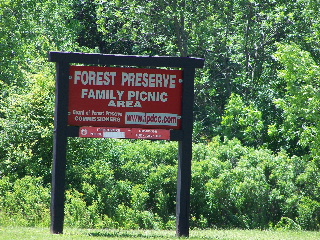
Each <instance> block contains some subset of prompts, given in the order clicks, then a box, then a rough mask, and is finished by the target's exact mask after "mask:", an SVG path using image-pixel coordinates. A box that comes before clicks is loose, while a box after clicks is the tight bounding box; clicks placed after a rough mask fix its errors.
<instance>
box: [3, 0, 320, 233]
mask: <svg viewBox="0 0 320 240" xmlns="http://www.w3.org/2000/svg"><path fill="white" fill-rule="evenodd" d="M318 9H319V3H318V1H314V0H304V1H293V0H290V1H283V0H281V1H273V0H250V1H221V0H217V1H214V2H213V1H209V0H199V1H184V0H170V1H163V0H156V1H141V0H126V1H125V0H112V1H101V0H99V1H98V0H95V1H82V0H72V1H62V0H41V1H40V0H25V1H21V0H4V1H1V2H0V29H1V31H0V92H1V95H0V134H1V139H0V200H1V201H0V207H1V208H0V215H1V218H0V219H1V220H0V224H1V225H6V224H8V223H9V222H12V221H14V222H15V224H18V225H25V226H35V225H42V226H47V225H48V224H49V223H48V222H49V220H48V218H49V217H48V215H49V210H48V209H49V196H48V195H49V189H48V188H47V187H46V186H47V184H48V183H49V182H50V178H51V164H52V140H53V139H52V135H53V134H52V132H53V115H54V114H53V112H54V111H53V110H54V105H53V104H54V90H55V86H54V72H55V71H54V66H53V64H49V63H48V61H47V52H48V51H80V52H81V51H83V52H102V53H114V54H116V53H120V54H145V55H174V56H184V57H186V56H197V57H205V58H206V66H205V68H204V69H203V70H201V71H197V72H196V78H195V108H194V112H195V124H194V139H195V142H197V143H195V144H194V151H193V169H192V172H193V181H192V189H191V193H192V196H191V215H192V219H191V220H192V222H191V223H192V226H193V227H197V228H207V227H214V226H216V227H238V228H261V229H265V228H268V227H269V226H270V227H271V228H275V229H295V230H297V229H300V228H301V229H310V230H319V224H320V223H319V217H318V216H319V202H320V198H319V196H320V185H319V184H318V183H319V179H320V171H319V168H320V159H319V156H320V152H319V149H320V147H319V138H320V137H319V136H320V135H319V132H320V127H319V122H318V112H319V111H318V110H319V109H318V105H319V103H320V99H319V63H320V60H319V59H320V55H319V54H320V52H319V51H318V49H319V33H320V22H319V21H320V20H319V19H320V17H319V11H318ZM276 43H277V44H276ZM279 70H280V71H279ZM68 147H69V149H68V156H67V158H68V162H67V199H66V209H65V210H66V224H67V225H68V226H72V227H90V228H124V229H128V228H137V229H138V228H141V229H142V228H153V229H158V228H159V229H171V228H174V219H175V193H176V179H177V176H176V175H177V154H178V153H177V144H176V143H172V142H170V143H168V142H152V141H133V140H132V141H126V140H124V141H119V140H112V139H103V140H102V139H69V142H68Z"/></svg>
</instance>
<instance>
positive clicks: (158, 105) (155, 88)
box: [68, 66, 183, 129]
mask: <svg viewBox="0 0 320 240" xmlns="http://www.w3.org/2000/svg"><path fill="white" fill-rule="evenodd" d="M182 76H183V71H181V70H166V69H143V68H115V67H92V66H70V76H69V113H68V124H69V125H71V126H95V127H98V126H101V127H103V126H110V127H124V128H126V127H129V128H139V127H140V128H141V127H142V128H157V129H181V121H182V119H181V115H182V84H183V80H182Z"/></svg>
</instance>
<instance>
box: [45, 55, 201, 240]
mask: <svg viewBox="0 0 320 240" xmlns="http://www.w3.org/2000/svg"><path fill="white" fill-rule="evenodd" d="M49 61H50V62H55V63H56V74H57V75H56V99H55V118H54V144H53V168H52V190H51V232H52V233H53V234H61V233H63V222H64V199H65V178H66V161H67V160H66V153H67V142H68V141H67V139H68V137H84V136H83V135H86V134H88V133H89V134H91V137H111V138H112V137H115V138H140V139H167V140H171V141H178V148H179V150H178V153H179V156H178V180H177V181H178V182H177V195H176V200H177V202H176V234H177V236H178V237H181V236H184V237H188V236H189V217H190V186H191V158H192V129H193V101H194V75H195V68H202V67H203V65H204V59H201V58H189V57H163V56H132V55H109V54H87V53H72V52H50V53H49ZM75 63H77V64H82V65H85V64H87V65H90V66H92V65H98V66H126V67H128V66H136V67H143V66H146V67H148V69H149V67H154V68H178V69H181V76H180V77H181V78H182V79H174V77H175V76H177V75H174V74H171V75H170V72H163V71H166V70H164V69H162V70H159V69H155V72H156V73H157V72H158V71H159V76H160V75H162V76H163V78H165V79H166V87H168V89H169V88H170V86H171V87H172V88H175V87H176V85H178V83H182V87H181V88H179V89H181V90H180V93H179V94H181V95H182V96H180V98H181V100H180V101H181V102H180V104H181V105H182V106H181V107H180V108H178V110H177V111H180V113H179V114H181V116H178V114H172V113H168V114H167V115H165V116H164V115H163V114H164V113H155V114H153V113H152V114H151V115H150V113H148V112H145V113H141V112H135V113H136V114H138V117H139V115H141V114H142V115H143V114H144V115H143V116H140V119H146V118H149V120H150V121H151V122H153V125H152V124H151V125H150V126H148V125H146V123H145V122H144V125H141V126H140V125H139V123H140V122H130V121H131V120H132V116H131V115H130V116H129V117H130V119H129V117H126V119H129V120H128V122H125V123H123V124H122V125H120V127H119V126H113V125H112V124H111V125H112V126H104V123H101V122H100V123H99V124H98V125H89V124H92V122H85V121H82V120H83V119H84V116H85V114H87V113H85V111H84V110H82V109H80V110H79V111H78V110H76V109H73V110H72V109H70V108H72V107H71V104H72V103H71V102H72V101H73V100H72V98H71V97H70V96H69V95H70V93H71V92H70V89H71V88H73V89H74V86H70V85H72V84H70V83H72V82H73V83H74V84H75V83H79V84H80V83H82V84H84V85H86V84H88V83H89V79H90V80H91V82H90V84H91V85H107V84H110V83H112V80H115V79H112V77H114V76H115V75H117V74H119V72H121V69H118V70H117V69H116V70H115V72H117V71H118V72H117V73H114V72H113V73H112V72H111V70H112V69H113V68H108V67H104V68H103V70H104V72H101V71H100V72H98V71H99V70H97V71H96V72H95V73H94V74H93V75H92V76H91V78H90V76H89V71H90V70H92V69H94V67H93V68H92V67H90V66H70V64H75ZM77 67H79V68H78V70H79V71H77V72H76V70H77V69H75V70H74V71H73V72H72V69H73V68H77ZM86 68H88V69H86ZM97 68H99V67H97ZM81 69H82V70H83V69H84V70H88V71H82V72H81V71H80V70H81ZM110 69H111V70H110ZM130 69H131V70H132V69H135V70H133V72H134V73H129V75H130V74H131V78H129V77H128V76H129V75H128V74H127V75H126V76H127V78H126V77H124V76H122V85H125V83H126V84H127V88H126V89H124V90H116V89H114V90H113V92H111V91H112V90H103V91H106V92H103V93H102V91H101V90H97V91H100V92H98V94H99V98H100V99H101V98H104V99H106V98H109V100H110V99H111V100H112V99H117V98H118V100H123V99H122V96H124V95H127V97H126V101H118V102H119V104H120V106H118V107H124V106H125V107H136V105H134V104H138V103H137V102H136V103H134V101H130V99H136V100H137V99H138V98H139V99H140V100H142V101H146V99H147V98H148V97H149V98H150V99H151V100H150V99H149V100H150V101H152V97H154V96H148V95H147V93H146V92H145V91H143V90H142V91H141V89H139V88H138V90H137V89H135V91H130V89H131V87H132V85H134V84H135V85H138V86H140V87H141V85H143V84H145V87H146V86H148V87H150V86H151V87H155V84H157V83H158V84H160V85H161V84H162V85H161V86H162V87H163V86H164V85H163V84H164V80H163V81H162V82H161V80H159V79H158V82H157V80H155V79H154V78H156V77H155V75H156V74H153V72H152V70H150V71H151V72H148V71H149V70H148V69H144V70H143V71H145V73H142V72H139V70H137V69H139V68H130ZM169 71H170V70H169ZM174 71H177V70H174ZM91 72H94V70H92V71H91ZM70 73H73V74H74V75H73V76H74V77H73V79H72V76H70ZM174 73H176V72H174ZM81 74H82V75H81ZM104 74H106V75H104ZM134 74H136V75H134ZM143 74H150V75H146V76H149V77H150V78H149V82H148V84H147V80H146V79H145V82H142V80H141V78H142V77H143V76H144V75H143ZM152 74H153V75H152ZM166 74H167V75H166ZM177 74H178V75H179V73H177ZM132 76H135V78H136V80H137V81H135V83H134V81H131V82H130V81H129V82H126V80H128V79H131V80H132V78H133V77H132ZM170 76H173V77H172V79H171V80H170V79H169V78H170ZM81 77H82V78H81ZM178 78H179V77H178ZM81 81H82V82H81ZM114 82H115V81H113V83H114ZM170 84H171V85H170ZM90 87H91V86H90ZM99 87H101V86H99ZM111 87H112V86H111ZM139 90H140V91H139ZM158 90H159V89H158ZM171 90H172V89H170V91H171ZM173 90H175V89H173ZM81 91H82V92H81ZM90 91H96V90H92V89H90ZM90 91H89V89H82V90H81V89H80V92H79V96H81V98H83V99H84V98H86V97H89V96H91V98H95V97H97V95H94V92H90ZM97 91H96V92H95V93H97ZM107 91H109V92H107ZM168 91H169V90H168ZM90 94H91V95H90ZM116 94H118V96H117V97H116ZM155 94H157V96H156V98H157V102H156V100H154V101H155V104H160V105H161V104H162V103H166V102H169V100H168V99H169V96H168V94H169V93H166V92H156V93H155ZM106 96H108V97H106ZM171 96H172V94H171ZM128 98H129V99H128ZM79 99H80V98H79ZM80 100H81V99H80ZM84 104H85V103H84ZM109 104H111V105H112V107H116V103H115V101H113V102H112V101H110V102H109ZM149 104H153V103H148V105H149ZM170 104H171V103H170ZM138 107H139V106H138ZM140 107H142V106H140ZM160 108H161V107H160ZM165 108H166V107H165ZM88 109H89V110H88ZM88 109H86V111H87V112H88V111H91V110H90V107H89V108H88ZM118 109H119V108H118ZM133 109H134V108H133ZM133 111H134V110H132V112H133ZM146 111H149V110H146ZM164 111H165V110H164ZM72 114H74V115H75V116H73V117H72V116H70V115H72ZM91 114H92V113H91ZM95 114H98V115H99V114H100V115H102V114H105V112H95ZM112 114H114V113H112ZM116 114H119V116H120V115H121V114H122V113H116ZM130 114H131V113H130ZM147 114H149V115H147ZM157 114H158V115H157ZM168 116H169V118H168ZM177 116H178V117H177ZM136 117H137V116H136ZM170 117H171V118H170ZM172 117H173V119H175V120H174V121H173V124H170V121H169V123H168V124H167V125H165V126H160V125H161V124H160V123H159V122H156V121H155V120H154V119H160V120H161V119H162V120H163V119H164V118H166V119H172ZM70 119H72V120H70ZM79 119H80V120H81V121H82V122H81V121H79ZM88 119H89V120H92V119H94V121H97V118H96V117H92V116H91V117H89V118H88ZM119 119H120V118H119ZM77 121H78V122H77ZM115 121H118V120H117V119H116V120H115ZM119 121H120V120H119ZM121 121H122V120H121ZM160 122H161V121H160ZM162 122H163V121H162ZM126 123H129V125H128V126H126ZM130 123H131V124H132V125H130ZM171 123H172V121H171ZM106 125H107V124H106ZM154 125H159V126H158V127H157V126H154ZM93 126H96V127H93ZM154 128H159V129H154Z"/></svg>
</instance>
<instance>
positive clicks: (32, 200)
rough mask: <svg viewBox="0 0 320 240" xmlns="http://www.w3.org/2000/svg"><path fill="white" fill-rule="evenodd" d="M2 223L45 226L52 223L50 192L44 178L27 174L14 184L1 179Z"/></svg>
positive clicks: (0, 222)
mask: <svg viewBox="0 0 320 240" xmlns="http://www.w3.org/2000/svg"><path fill="white" fill-rule="evenodd" d="M0 194H1V195H0V200H1V201H0V215H1V220H0V224H1V225H8V224H10V225H12V224H14V225H18V226H28V227H31V226H43V227H48V226H49V224H50V213H49V206H50V192H49V189H48V188H45V187H43V186H42V179H41V178H35V177H30V176H26V177H24V178H21V179H18V180H16V181H15V182H14V183H13V184H11V183H10V182H9V178H2V179H0Z"/></svg>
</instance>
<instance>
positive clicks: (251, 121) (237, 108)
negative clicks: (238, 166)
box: [221, 94, 263, 146]
mask: <svg viewBox="0 0 320 240" xmlns="http://www.w3.org/2000/svg"><path fill="white" fill-rule="evenodd" d="M221 126H222V128H224V129H225V130H224V131H222V134H225V136H227V137H228V138H233V137H235V138H238V139H240V140H242V142H244V143H245V144H247V145H251V146H258V145H261V143H262V142H263V139H262V135H263V134H262V130H263V121H262V113H261V112H260V111H259V110H257V109H256V108H255V107H254V105H253V104H250V105H249V106H245V104H244V102H243V101H242V99H241V97H240V96H239V95H236V94H231V96H230V100H229V102H228V104H227V105H226V110H225V114H224V116H223V117H222V121H221Z"/></svg>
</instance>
